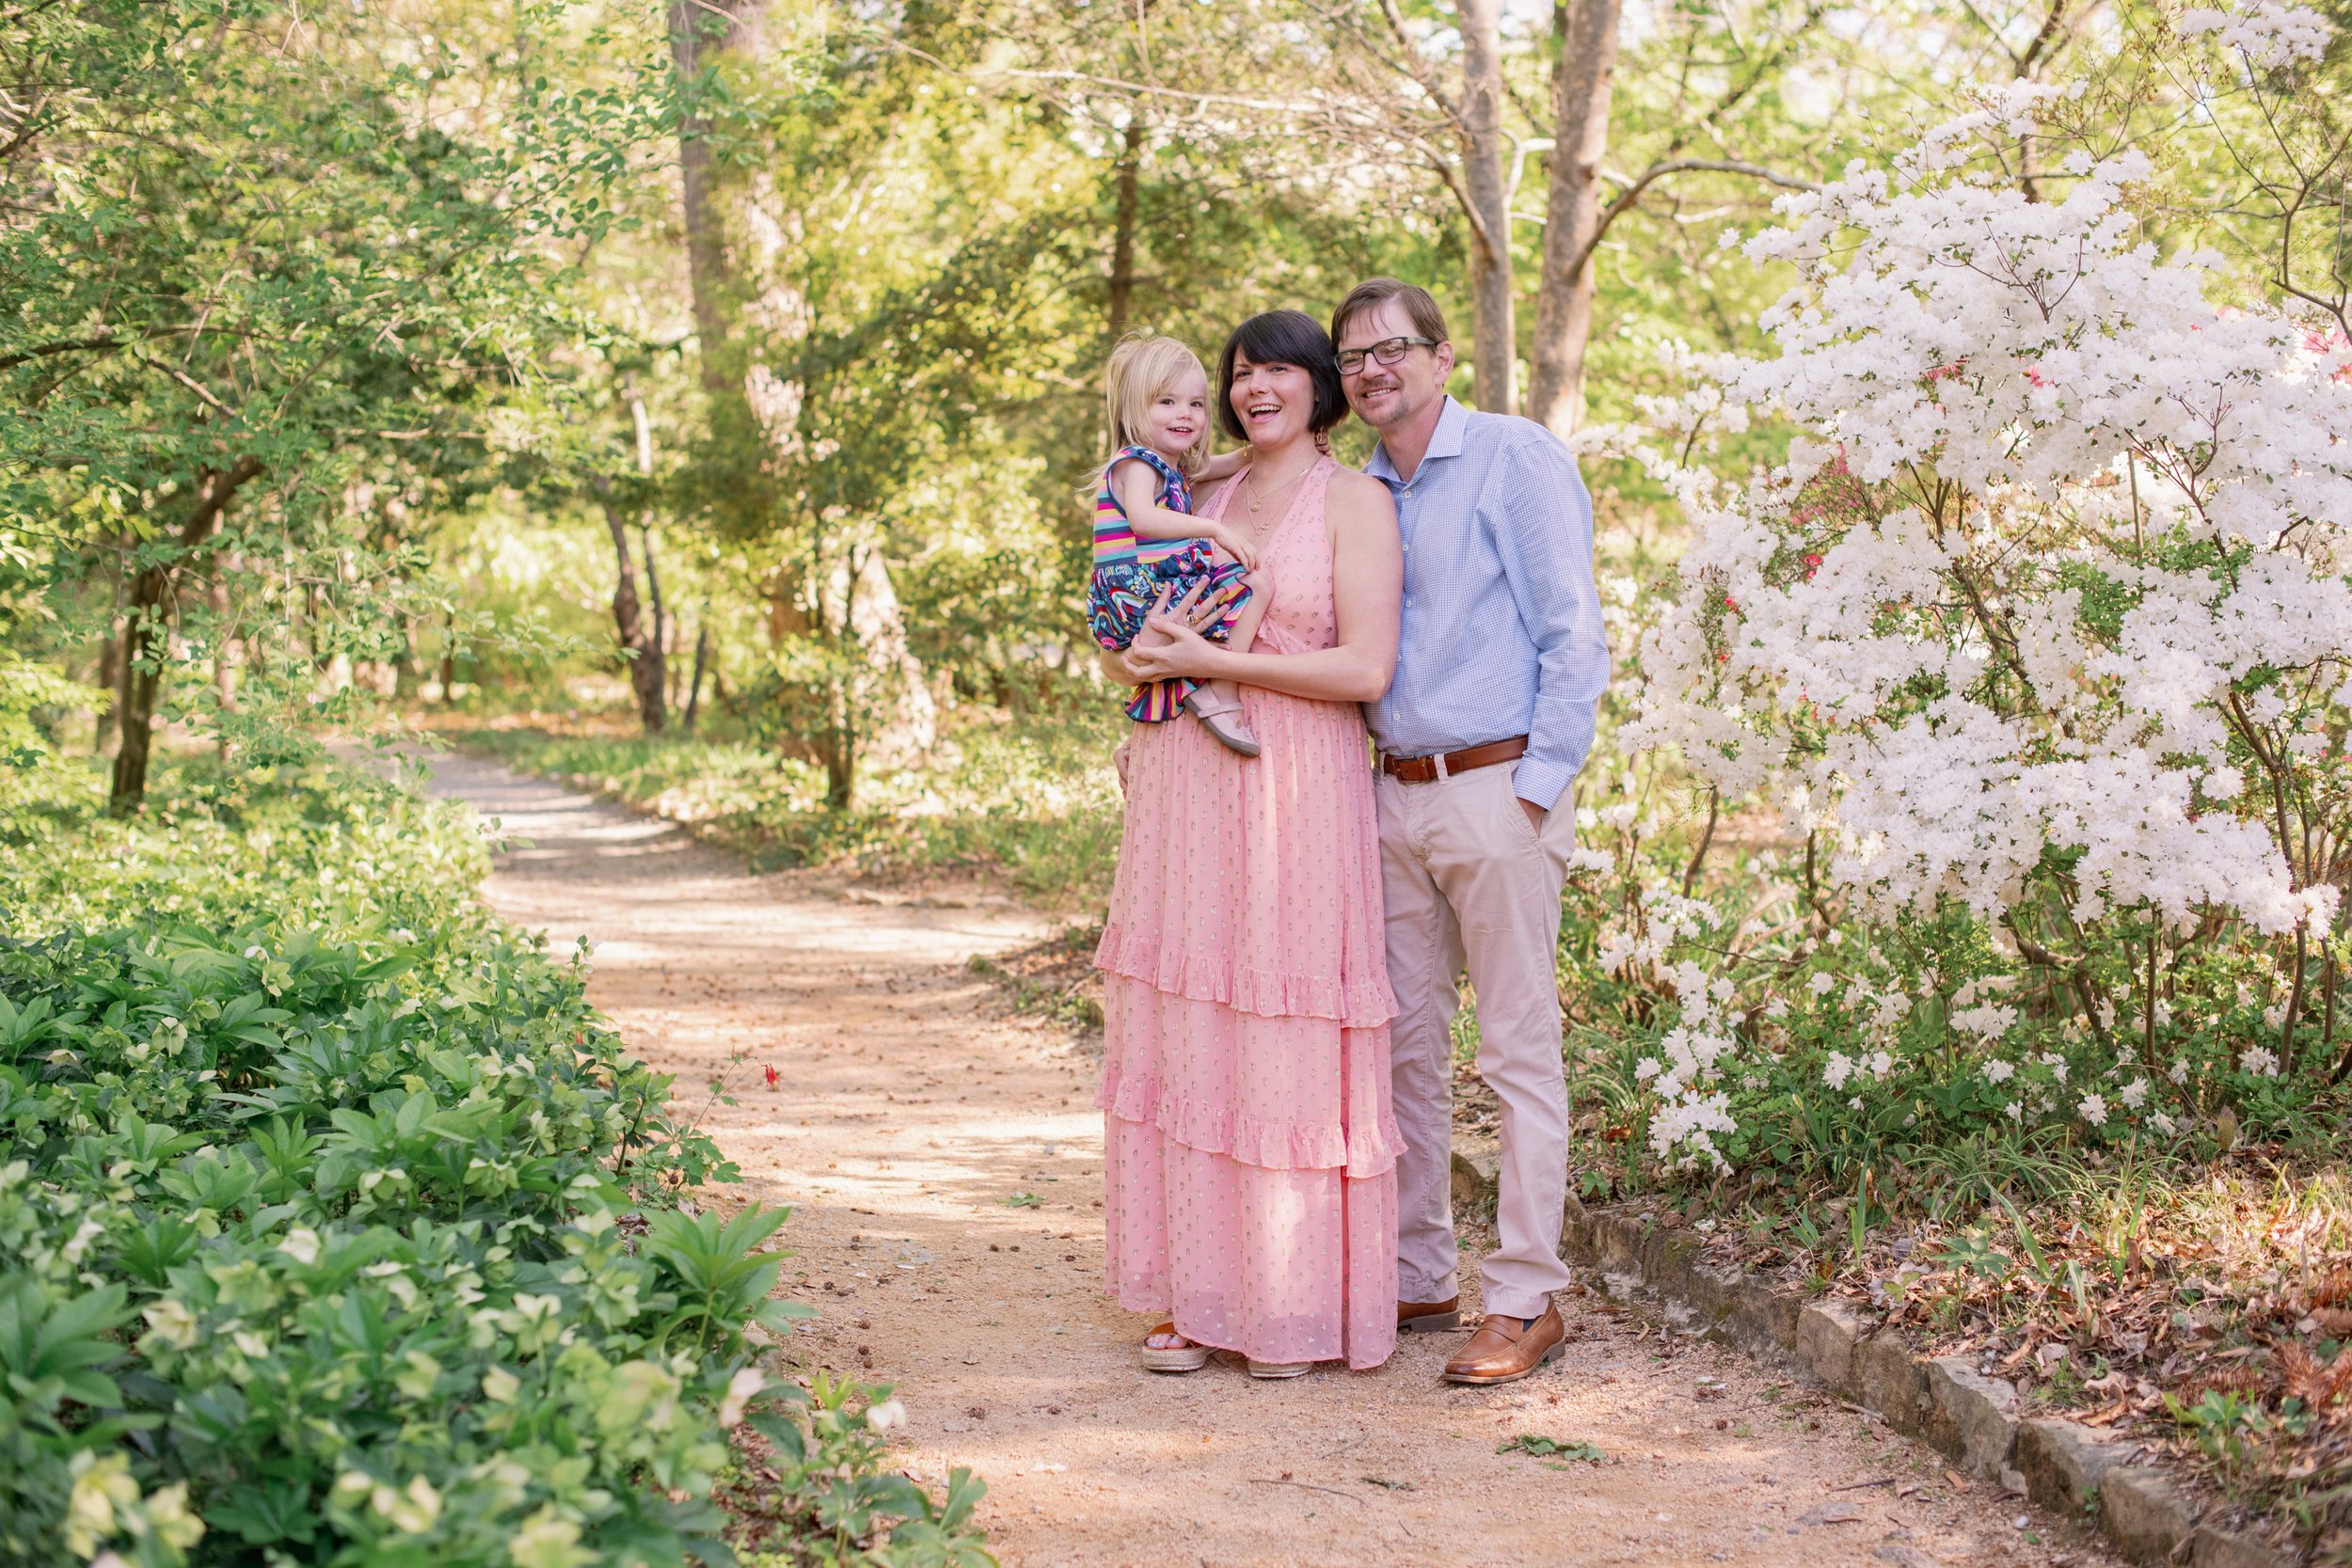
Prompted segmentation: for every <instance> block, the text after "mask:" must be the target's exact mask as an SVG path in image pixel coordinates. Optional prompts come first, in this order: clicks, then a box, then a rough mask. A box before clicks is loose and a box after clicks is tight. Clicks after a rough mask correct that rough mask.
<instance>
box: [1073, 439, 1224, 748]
mask: <svg viewBox="0 0 2352 1568" xmlns="http://www.w3.org/2000/svg"><path fill="white" fill-rule="evenodd" d="M1129 458H1136V459H1138V460H1140V461H1142V462H1145V463H1148V464H1150V465H1151V466H1152V471H1153V472H1154V473H1156V474H1158V475H1159V479H1160V483H1159V489H1158V491H1157V493H1156V494H1155V495H1154V496H1153V497H1152V499H1154V500H1156V501H1158V502H1159V503H1160V505H1162V506H1165V507H1167V508H1168V510H1169V511H1170V512H1184V513H1190V512H1191V511H1192V485H1191V484H1190V483H1189V482H1187V481H1186V480H1185V478H1184V474H1183V473H1182V472H1181V471H1180V470H1179V469H1178V468H1177V467H1175V465H1173V464H1171V463H1170V462H1168V459H1167V458H1165V457H1162V456H1161V455H1160V454H1159V453H1158V452H1156V451H1152V449H1151V448H1150V447H1121V448H1120V451H1119V454H1118V455H1117V456H1115V457H1113V458H1112V459H1111V460H1110V461H1109V462H1108V463H1105V464H1104V465H1103V488H1102V489H1100V490H1099V491H1097V492H1095V496H1094V575H1093V576H1092V577H1091V578H1089V580H1088V583H1087V629H1088V630H1089V631H1091V632H1092V633H1093V634H1094V640H1095V641H1097V642H1100V643H1101V644H1103V646H1104V647H1105V648H1112V649H1117V650H1120V651H1121V652H1123V651H1125V649H1126V647H1127V644H1129V643H1130V642H1133V641H1135V640H1136V634H1137V633H1139V632H1141V631H1142V630H1143V621H1144V617H1145V616H1147V615H1149V614H1150V613H1151V612H1152V604H1153V602H1154V601H1156V600H1157V599H1158V598H1159V596H1160V593H1161V591H1162V590H1163V589H1167V588H1169V587H1173V588H1174V589H1175V593H1174V594H1171V595H1169V602H1170V603H1174V602H1175V601H1176V600H1178V599H1181V598H1183V597H1184V595H1185V594H1189V593H1191V592H1192V591H1193V588H1194V587H1195V586H1196V585H1197V584H1200V583H1202V582H1206V583H1207V584H1208V588H1207V591H1206V592H1204V593H1203V594H1201V595H1200V603H1201V605H1202V607H1203V608H1207V607H1210V606H1219V607H1222V608H1223V610H1224V611H1225V613H1224V614H1222V615H1220V616H1219V617H1218V618H1217V620H1216V625H1214V626H1210V627H1209V628H1207V629H1206V630H1205V631H1203V632H1202V633H1201V635H1202V636H1203V637H1206V638H1209V639H1210V640H1212V641H1217V642H1222V641H1225V640H1226V639H1228V638H1229V637H1231V636H1232V633H1233V623H1234V621H1235V620H1236V619H1238V618H1239V617H1240V615H1241V610H1242V607H1243V606H1244V605H1246V604H1248V602H1249V588H1248V585H1247V584H1246V583H1244V582H1243V581H1242V580H1241V579H1242V577H1243V575H1244V574H1243V571H1242V568H1241V566H1240V565H1239V564H1238V563H1236V562H1230V561H1229V562H1224V563H1222V564H1219V563H1218V562H1217V560H1216V546H1214V545H1212V544H1210V543H1209V541H1207V540H1206V539H1141V538H1137V537H1136V531H1135V529H1134V528H1133V527H1132V526H1130V525H1129V523H1128V521H1127V509H1126V508H1125V507H1123V506H1121V505H1120V504H1119V497H1118V496H1117V495H1115V494H1114V493H1113V492H1112V490H1111V470H1112V469H1113V468H1116V467H1119V465H1120V464H1121V463H1124V462H1126V461H1127V460H1128V459H1129ZM1199 689H1200V682H1199V681H1196V680H1187V679H1185V678H1184V677H1183V676H1181V675H1180V676H1177V677H1175V678H1173V679H1171V680H1164V681H1152V683H1150V684H1149V685H1146V686H1138V687H1136V694H1135V698H1134V700H1133V701H1131V702H1130V703H1128V705H1127V717H1128V718H1130V719H1136V720H1140V721H1143V722H1144V723H1147V724H1157V723H1164V722H1166V721H1168V720H1170V719H1173V718H1175V717H1176V716H1177V715H1178V714H1179V713H1181V712H1182V711H1183V710H1184V699H1185V698H1187V697H1189V696H1191V695H1192V694H1193V693H1194V692H1195V691H1197V690H1199Z"/></svg>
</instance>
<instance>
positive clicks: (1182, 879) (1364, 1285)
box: [1094, 459, 1400, 1368]
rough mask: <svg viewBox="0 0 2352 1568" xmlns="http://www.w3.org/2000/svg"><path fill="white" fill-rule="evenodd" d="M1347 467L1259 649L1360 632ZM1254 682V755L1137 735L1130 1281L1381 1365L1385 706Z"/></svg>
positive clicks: (1310, 484) (1303, 491) (1203, 1338)
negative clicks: (1347, 611) (1340, 490)
mask: <svg viewBox="0 0 2352 1568" xmlns="http://www.w3.org/2000/svg"><path fill="white" fill-rule="evenodd" d="M1335 467H1336V465H1335V464H1333V463H1332V462H1331V461H1330V460H1329V459H1325V460H1324V461H1323V462H1322V463H1319V464H1318V465H1316V467H1315V468H1314V469H1313V470H1312V471H1311V473H1310V474H1309V475H1308V476H1307V478H1306V480H1305V481H1304V482H1302V483H1301V484H1300V485H1299V488H1298V493H1297V495H1296V496H1295V497H1294V498H1293V499H1292V501H1291V506H1290V511H1289V513H1288V514H1287V515H1285V516H1284V517H1283V518H1282V520H1281V522H1280V523H1279V524H1278V525H1277V527H1276V530H1275V531H1274V533H1273V534H1272V535H1271V536H1270V538H1269V539H1268V541H1267V544H1266V547H1265V550H1264V552H1263V555H1264V562H1265V565H1266V567H1267V568H1268V569H1269V570H1270V571H1271V572H1272V574H1273V576H1274V584H1275V596H1274V602H1273V604H1272V605H1271V606H1270V607H1269V608H1268V610H1267V611H1266V616H1265V620H1264V622H1263V624H1262V626H1260V628H1259V631H1258V640H1257V641H1256V642H1255V643H1254V644H1253V646H1254V647H1255V648H1256V649H1257V650H1258V651H1259V652H1261V653H1276V654H1288V653H1303V652H1308V651H1311V650H1313V649H1317V648H1328V647H1331V646H1333V645H1334V644H1335V643H1336V642H1337V641H1338V619H1337V613H1336V610H1335V608H1334V605H1333V601H1332V581H1331V543H1330V536H1329V533H1328V531H1327V528H1326V526H1325V522H1324V498H1325V495H1326V493H1327V490H1328V488H1329V485H1330V479H1331V474H1332V472H1333V471H1334V469H1335ZM1235 488H1236V484H1235V483H1228V484H1227V485H1226V486H1225V487H1224V488H1222V489H1220V490H1219V491H1217V493H1216V495H1215V496H1213V497H1212V498H1210V499H1209V502H1208V504H1207V506H1206V507H1204V508H1203V509H1202V511H1203V515H1207V516H1221V515H1223V514H1224V511H1225V508H1226V507H1227V506H1228V505H1229V504H1231V501H1232V496H1233V494H1234V491H1235ZM1241 696H1242V701H1243V704H1244V705H1245V707H1246V708H1247V711H1248V721H1249V725H1250V728H1251V729H1253V730H1254V731H1255V732H1256V733H1257V736H1258V740H1259V742H1260V744H1261V745H1262V746H1263V752H1262V753H1261V754H1260V755H1259V756H1258V757H1256V758H1255V759H1244V758H1243V757H1241V756H1238V755H1236V754H1235V753H1234V752H1230V751H1228V750H1226V749H1225V748H1224V747H1223V746H1221V745H1219V744H1218V743H1217V741H1216V739H1215V738H1214V737H1213V736H1210V734H1209V733H1208V731H1207V730H1205V729H1204V728H1202V727H1201V725H1200V723H1199V722H1197V721H1193V720H1190V719H1178V720H1175V721H1171V722H1168V723H1162V724H1137V725H1136V727H1135V732H1134V736H1133V739H1132V741H1131V742H1130V753H1129V758H1128V765H1127V814H1126V825H1125V831H1124V833H1123V836H1122V837H1121V839H1120V850H1119V872H1118V876H1117V879H1116V880H1115V881H1114V883H1113V885H1112V889H1111V905H1110V916H1109V919H1108V921H1107V923H1106V924H1105V926H1104V931H1103V942H1102V945H1101V947H1100V949H1099V950H1098V951H1097V952H1096V954H1095V958H1094V961H1095V966H1096V967H1097V968H1099V969H1101V970H1103V971H1104V972H1105V973H1104V1029H1103V1037H1104V1058H1103V1083H1102V1088H1101V1091H1100V1093H1099V1095H1098V1097H1097V1103H1098V1104H1099V1105H1100V1106H1101V1107H1102V1110H1103V1113H1104V1138H1103V1142H1104V1188H1105V1196H1104V1217H1105V1222H1106V1228H1107V1243H1108V1247H1107V1260H1106V1274H1107V1283H1108V1286H1109V1289H1110V1291H1111V1293H1112V1294H1113V1295H1114V1296H1116V1297H1117V1298H1118V1300H1119V1304H1120V1306H1121V1307H1126V1308H1127V1309H1128V1310H1130V1311H1136V1312H1154V1313H1164V1314H1166V1315H1168V1317H1170V1318H1171V1319H1172V1320H1173V1321H1174V1323H1175V1324H1176V1328H1177V1331H1178V1332H1179V1333H1181V1334H1183V1335H1184V1337H1185V1338H1189V1339H1192V1340H1194V1341H1195V1342H1197V1343H1200V1344H1204V1345H1214V1346H1217V1347H1219V1348H1220V1349H1224V1350H1232V1351H1238V1352H1240V1353H1242V1354H1245V1355H1248V1356H1251V1357H1253V1358H1255V1359H1257V1360H1260V1361H1327V1360H1345V1361H1346V1363H1347V1364H1348V1365H1349V1366H1350V1367H1357V1368H1362V1367H1376V1366H1378V1365H1379V1364H1380V1363H1381V1362H1383V1361H1385V1360H1386V1359H1388V1356H1389V1353H1390V1351H1391V1350H1392V1349H1393V1348H1394V1347H1395V1344H1396V1290H1397V1283H1396V1171H1395V1166H1396V1151H1397V1149H1398V1148H1399V1147H1400V1140H1399V1138H1398V1134H1397V1129H1396V1120H1395V1117H1394V1115H1393V1113H1392V1112H1391V1107H1390V1099H1389V1020H1390V1019H1391V1017H1393V1016H1394V1015H1395V1012H1396V1003H1395V999H1394V997H1393V996H1392V995H1391V992H1390V990H1389V978H1388V972H1387V968H1386V965H1385V962H1384V959H1383V956H1382V954H1383V946H1382V937H1381V902H1380V852H1379V836H1378V833H1377V832H1376V830H1375V826H1374V820H1373V804H1372V774H1371V769H1370V767H1369V761H1368V752H1367V751H1366V746H1365V738H1364V723H1363V717H1362V714H1361V713H1360V712H1359V709H1358V707H1357V705H1355V704H1353V703H1320V702H1309V701H1306V700H1304V699H1302V698H1298V697H1290V696H1285V695H1283V694H1281V693H1279V692H1275V691H1265V690H1261V689H1258V688H1255V687H1244V688H1242V689H1241Z"/></svg>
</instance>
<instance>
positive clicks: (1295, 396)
mask: <svg viewBox="0 0 2352 1568" xmlns="http://www.w3.org/2000/svg"><path fill="white" fill-rule="evenodd" d="M1231 401H1232V405H1233V418H1235V419H1236V420H1240V421H1241V428H1242V435H1243V436H1245V437H1246V438H1247V439H1248V442H1249V444H1250V445H1251V446H1253V447H1258V448H1261V449H1263V448H1265V447H1270V446H1272V447H1279V446H1281V445H1283V444H1285V443H1286V442H1290V441H1295V440H1296V439H1298V437H1300V436H1304V435H1305V434H1306V433H1307V425H1308V421H1310V420H1312V419H1313V418H1314V412H1315V383H1314V377H1312V376H1311V375H1309V374H1308V373H1307V372H1306V370H1305V369H1304V368H1302V367H1300V366H1297V365H1286V364H1283V363H1281V362H1279V361H1275V362H1272V363H1268V364H1263V365H1261V364H1258V363H1256V362H1254V361H1252V360H1251V359H1250V357H1249V356H1248V355H1247V354H1236V355H1235V356H1233V389H1232V397H1231Z"/></svg>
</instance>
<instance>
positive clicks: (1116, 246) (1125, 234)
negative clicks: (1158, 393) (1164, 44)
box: [1110, 109, 1143, 343]
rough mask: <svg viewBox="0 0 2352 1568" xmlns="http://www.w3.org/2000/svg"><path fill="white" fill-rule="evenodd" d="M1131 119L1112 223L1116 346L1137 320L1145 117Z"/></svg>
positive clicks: (1122, 143) (1112, 331) (1124, 141)
mask: <svg viewBox="0 0 2352 1568" xmlns="http://www.w3.org/2000/svg"><path fill="white" fill-rule="evenodd" d="M1129 115H1130V118H1129V119H1128V121H1127V129H1126V132H1125V133H1124V135H1123V136H1122V138H1121V140H1120V148H1119V167H1118V172H1117V177H1116V178H1117V184H1118V198H1117V206H1116V213H1115V215H1114V217H1113V219H1112V223H1111V291H1110V341H1112V342H1113V343H1117V342H1118V341H1120V339H1121V338H1124V337H1125V336H1126V335H1127V324H1128V322H1129V321H1131V320H1133V319H1134V314H1135V298H1136V180H1137V177H1138V175H1139V174H1140V172H1141V166H1142V163H1143V116H1142V114H1141V113H1140V112H1137V111H1136V110H1134V109H1130V110H1129Z"/></svg>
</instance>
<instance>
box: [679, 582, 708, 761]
mask: <svg viewBox="0 0 2352 1568" xmlns="http://www.w3.org/2000/svg"><path fill="white" fill-rule="evenodd" d="M709 663H710V607H709V606H708V605H705V606H704V607H703V610H702V614H701V615H700V617H698V618H697V620H696V622H695V626H694V673H693V676H692V678H691V679H690V680H689V681H688V682H687V683H686V717H685V719H684V720H683V722H684V724H685V726H686V733H687V734H688V735H692V734H693V733H694V721H695V720H696V719H697V718H698V717H700V716H701V714H702V707H703V671H704V670H705V669H706V668H707V667H708V665H709Z"/></svg>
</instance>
